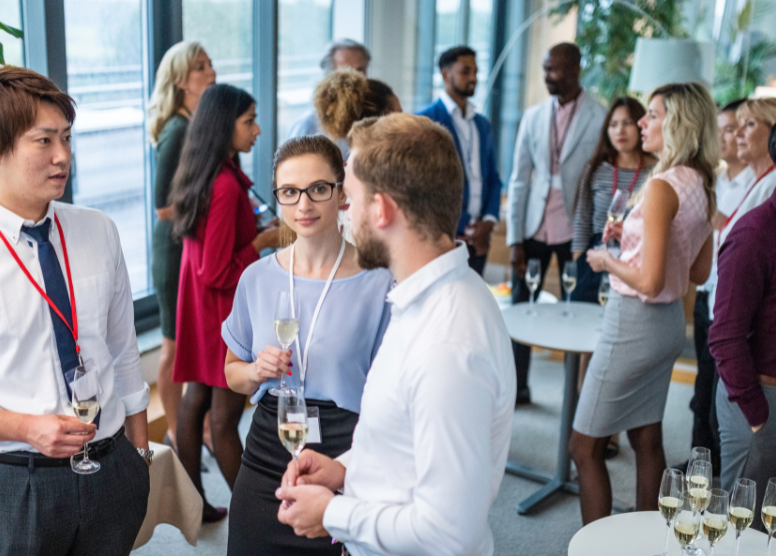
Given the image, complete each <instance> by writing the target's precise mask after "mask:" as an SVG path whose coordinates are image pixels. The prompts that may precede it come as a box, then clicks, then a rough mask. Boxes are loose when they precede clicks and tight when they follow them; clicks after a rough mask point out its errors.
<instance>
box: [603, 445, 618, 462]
mask: <svg viewBox="0 0 776 556" xmlns="http://www.w3.org/2000/svg"><path fill="white" fill-rule="evenodd" d="M619 455H620V445H619V444H617V443H616V442H612V441H609V444H607V445H606V452H604V458H605V459H614V458H616V457H617V456H619Z"/></svg>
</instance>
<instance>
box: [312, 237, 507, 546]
mask: <svg viewBox="0 0 776 556" xmlns="http://www.w3.org/2000/svg"><path fill="white" fill-rule="evenodd" d="M468 258H469V253H468V251H467V248H466V246H465V245H463V244H459V245H458V247H457V248H456V249H454V250H453V251H451V252H449V253H446V254H444V255H442V256H440V257H438V258H437V259H435V260H434V261H432V262H430V263H429V264H427V265H426V266H425V267H423V268H422V269H421V270H419V271H417V272H416V273H415V274H413V275H412V276H410V277H409V278H408V279H407V280H405V281H404V282H402V283H401V284H399V285H398V286H397V287H396V288H394V289H393V290H392V291H391V292H390V293H389V294H388V301H389V302H390V303H391V304H392V308H391V309H392V313H391V322H390V325H389V326H388V330H387V331H386V334H385V337H384V338H383V343H382V345H381V347H380V350H379V351H378V353H377V357H376V358H375V360H374V362H373V364H372V368H371V370H370V372H369V376H368V377H367V382H366V387H365V388H364V395H363V398H362V401H361V416H360V419H359V421H358V425H357V426H356V430H355V433H354V437H353V447H352V449H351V450H350V451H349V452H347V453H346V454H344V455H343V457H342V459H341V460H340V461H342V463H343V464H344V465H345V466H346V467H347V473H346V475H345V489H344V495H343V496H335V497H334V499H333V500H332V501H331V502H330V503H329V506H328V507H327V509H326V513H325V515H324V519H323V525H324V527H325V528H326V530H327V531H328V532H329V533H330V534H331V535H332V536H333V537H335V538H336V539H338V540H340V541H343V542H344V543H345V544H346V545H347V547H348V550H349V551H350V552H351V553H352V554H354V555H356V556H373V555H387V554H434V555H435V556H444V555H461V556H463V555H466V556H470V555H473V554H477V555H479V556H488V555H490V554H493V536H492V534H491V531H490V528H489V526H488V510H489V509H490V506H491V504H492V503H493V501H494V500H495V499H496V496H497V494H498V490H499V487H500V485H501V480H502V479H503V477H504V465H505V463H506V459H507V452H508V450H509V441H510V437H511V431H512V415H513V413H514V403H515V388H516V381H515V364H514V356H513V355H512V346H511V343H510V339H509V335H508V333H507V330H506V326H505V324H504V320H503V318H502V316H501V313H500V311H499V309H498V306H497V305H496V302H495V300H494V298H493V295H492V294H491V293H490V291H488V288H487V287H486V286H485V282H483V281H482V279H481V278H480V277H479V276H477V274H476V273H475V272H474V271H473V270H470V269H469V266H468Z"/></svg>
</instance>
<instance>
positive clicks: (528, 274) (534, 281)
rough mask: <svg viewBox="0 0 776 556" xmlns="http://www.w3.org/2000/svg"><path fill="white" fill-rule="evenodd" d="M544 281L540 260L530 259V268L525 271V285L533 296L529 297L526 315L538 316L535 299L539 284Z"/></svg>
mask: <svg viewBox="0 0 776 556" xmlns="http://www.w3.org/2000/svg"><path fill="white" fill-rule="evenodd" d="M541 280H542V263H541V261H540V260H539V259H528V266H527V267H526V269H525V284H526V285H527V286H528V290H529V291H530V292H531V295H530V296H529V297H528V311H526V313H525V314H526V315H532V316H533V315H536V311H535V310H534V297H536V290H537V289H539V282H541Z"/></svg>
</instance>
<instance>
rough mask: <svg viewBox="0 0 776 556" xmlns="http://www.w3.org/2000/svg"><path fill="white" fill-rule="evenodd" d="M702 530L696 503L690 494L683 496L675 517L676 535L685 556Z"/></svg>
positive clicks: (686, 493)
mask: <svg viewBox="0 0 776 556" xmlns="http://www.w3.org/2000/svg"><path fill="white" fill-rule="evenodd" d="M700 530H701V513H700V512H699V511H698V510H696V509H695V502H694V501H693V497H692V496H691V495H690V493H689V492H687V491H685V493H684V494H682V498H681V502H680V504H679V507H678V508H677V512H676V516H675V517H674V535H676V540H677V541H679V544H680V545H681V546H682V549H683V554H685V555H686V554H688V552H687V549H688V548H689V547H691V546H692V545H693V543H694V542H695V538H696V537H697V536H698V533H699V532H700Z"/></svg>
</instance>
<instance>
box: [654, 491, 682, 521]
mask: <svg viewBox="0 0 776 556" xmlns="http://www.w3.org/2000/svg"><path fill="white" fill-rule="evenodd" d="M680 503H681V501H680V500H679V499H678V498H674V497H673V496H663V497H662V498H661V499H660V500H658V502H657V505H658V508H660V515H662V516H663V519H665V520H666V521H671V520H672V519H674V516H675V515H676V510H677V508H679V504H680Z"/></svg>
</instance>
